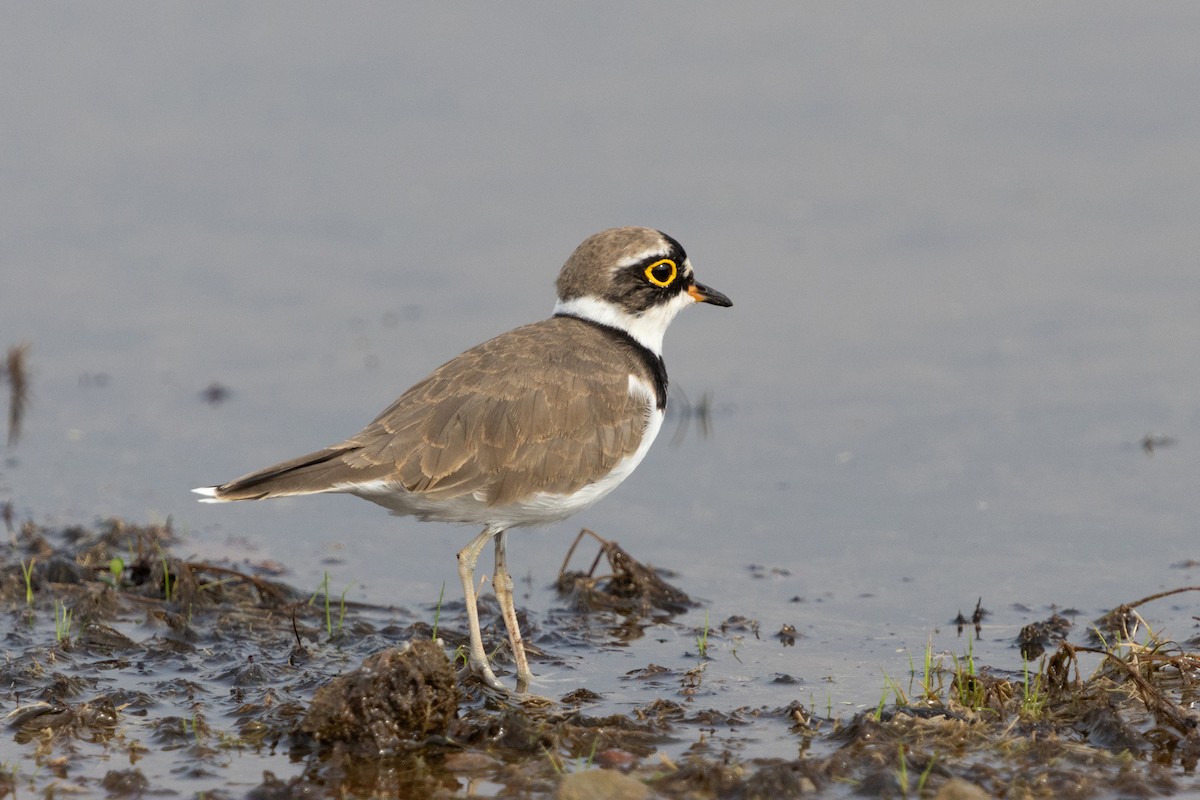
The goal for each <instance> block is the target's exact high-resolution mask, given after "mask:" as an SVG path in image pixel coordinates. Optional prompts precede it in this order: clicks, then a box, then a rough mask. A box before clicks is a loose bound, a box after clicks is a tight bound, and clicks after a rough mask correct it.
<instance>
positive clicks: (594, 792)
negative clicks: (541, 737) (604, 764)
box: [557, 769, 650, 800]
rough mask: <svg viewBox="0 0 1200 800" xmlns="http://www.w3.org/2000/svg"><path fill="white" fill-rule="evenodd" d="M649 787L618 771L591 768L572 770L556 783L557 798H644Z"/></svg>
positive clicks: (577, 799)
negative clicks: (582, 770) (572, 771)
mask: <svg viewBox="0 0 1200 800" xmlns="http://www.w3.org/2000/svg"><path fill="white" fill-rule="evenodd" d="M649 796H650V789H649V787H647V786H646V784H644V783H642V782H641V781H639V780H636V779H634V778H631V777H629V776H628V775H625V774H623V773H620V772H613V771H611V770H607V769H592V770H588V771H587V772H574V773H571V774H570V775H567V776H566V777H564V778H563V779H562V783H560V784H559V785H558V795H557V797H558V800H645V798H648V797H649Z"/></svg>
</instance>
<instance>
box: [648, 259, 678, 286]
mask: <svg viewBox="0 0 1200 800" xmlns="http://www.w3.org/2000/svg"><path fill="white" fill-rule="evenodd" d="M677 275H679V268H678V267H676V266H675V262H674V261H672V260H671V259H669V258H662V259H659V260H658V261H655V262H654V263H653V264H651V265H650V266H648V267H646V280H648V281H650V282H651V283H653V284H654V285H655V286H670V285H671V282H672V281H674V280H675V278H676V276H677Z"/></svg>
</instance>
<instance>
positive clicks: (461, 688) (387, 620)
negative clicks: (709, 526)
mask: <svg viewBox="0 0 1200 800" xmlns="http://www.w3.org/2000/svg"><path fill="white" fill-rule="evenodd" d="M11 517H12V515H11V513H10V514H8V515H6V517H5V523H6V525H8V526H9V531H8V537H9V541H8V543H7V544H6V545H5V547H4V548H3V551H4V556H3V560H2V561H0V610H2V613H3V619H4V622H3V623H0V629H2V634H3V637H4V648H5V657H4V660H3V664H2V665H0V711H2V715H3V723H4V727H3V729H2V731H0V754H2V756H0V797H9V796H12V797H57V796H66V795H77V796H103V797H143V796H156V795H184V796H197V797H199V796H203V797H205V798H225V797H228V798H233V797H252V798H293V797H326V796H333V797H386V796H406V797H461V796H472V795H483V796H495V795H501V796H517V797H557V798H600V797H604V798H646V797H667V798H710V797H712V798H718V797H719V798H725V797H728V798H779V797H795V796H814V797H815V796H822V797H844V796H855V795H857V796H881V797H938V798H974V797H991V796H1000V797H1060V798H1074V797H1079V798H1082V797H1097V796H1114V797H1115V796H1122V797H1149V796H1162V795H1170V794H1173V793H1177V792H1182V791H1185V790H1195V788H1196V787H1197V786H1198V785H1200V783H1198V782H1197V780H1196V777H1195V769H1196V764H1197V761H1198V760H1200V731H1198V721H1200V717H1198V716H1197V713H1196V711H1195V710H1194V707H1195V705H1196V703H1197V701H1198V700H1200V696H1198V695H1200V652H1197V649H1198V647H1200V642H1197V641H1196V640H1192V641H1188V642H1170V641H1162V640H1159V639H1158V638H1157V637H1156V636H1155V635H1154V634H1153V632H1152V630H1151V623H1152V616H1148V615H1152V614H1153V609H1154V606H1155V603H1156V602H1163V601H1165V600H1166V598H1168V597H1170V598H1172V599H1173V600H1174V601H1176V602H1182V601H1183V600H1184V599H1186V598H1191V597H1194V596H1195V595H1194V594H1191V593H1192V592H1193V591H1194V587H1185V588H1183V589H1180V590H1177V592H1176V593H1174V594H1170V593H1160V594H1159V595H1154V596H1152V597H1150V598H1143V600H1141V601H1135V602H1132V603H1128V604H1117V605H1114V607H1113V610H1112V611H1111V612H1110V613H1108V614H1105V615H1104V616H1103V617H1101V618H1099V619H1098V620H1096V621H1095V623H1094V624H1088V623H1083V624H1080V623H1078V622H1076V623H1074V624H1073V623H1072V622H1071V621H1070V620H1068V619H1067V618H1066V616H1065V615H1058V614H1054V615H1052V616H1050V617H1048V618H1047V619H1046V620H1044V621H1042V622H1039V623H1034V624H1031V625H1027V626H1026V628H1025V629H1023V630H1022V631H1021V632H1020V634H1019V635H1018V636H1017V637H1016V638H1015V639H1014V641H1013V643H1012V644H1013V647H1014V648H1021V650H1022V652H1025V653H1026V655H1027V658H1028V659H1029V661H1028V662H1027V664H1028V665H1027V668H1026V669H1023V670H1021V671H1019V672H1014V671H1012V670H1008V671H1005V670H999V669H991V668H989V667H987V666H986V665H983V664H980V663H977V661H976V659H975V658H974V657H973V656H972V655H971V654H970V652H969V651H968V652H964V653H962V654H949V655H947V654H943V653H933V652H931V651H930V652H926V654H925V657H924V659H923V663H922V660H921V659H915V660H914V663H911V664H910V665H907V666H906V667H905V668H904V669H903V670H902V672H903V678H902V679H893V678H887V679H886V685H885V687H884V692H883V696H882V698H881V700H880V702H879V704H878V706H877V707H875V708H868V709H863V710H861V711H859V712H857V713H851V714H846V715H837V714H834V713H832V710H831V709H830V708H825V709H819V708H813V707H811V705H806V703H805V702H804V700H805V699H808V697H807V694H808V693H807V690H806V691H805V694H804V696H803V697H802V696H801V694H800V687H799V686H797V685H795V684H796V680H795V679H794V678H789V676H777V678H776V681H775V684H776V685H777V686H778V693H777V696H778V698H779V703H778V705H775V706H769V707H768V706H759V707H738V708H735V709H733V710H729V709H714V708H711V707H706V704H705V702H703V701H704V700H707V699H708V697H709V696H708V695H705V694H703V693H702V692H700V691H699V690H700V688H701V687H702V686H703V685H704V680H705V675H704V669H705V665H706V663H707V662H706V661H705V656H704V652H703V650H704V647H705V646H706V645H705V642H707V641H708V640H709V637H711V640H712V641H713V642H717V641H729V640H731V639H732V638H734V637H747V636H752V637H755V638H758V637H759V635H760V631H759V626H758V623H757V622H756V621H755V619H754V618H753V617H752V616H749V615H747V616H737V617H730V618H729V619H726V620H724V621H720V622H718V621H714V622H713V624H712V626H711V629H710V628H709V627H707V626H706V628H705V629H704V630H703V632H702V635H698V636H697V637H696V649H697V650H699V651H700V652H698V653H693V654H692V658H691V659H690V661H689V663H692V664H694V665H695V666H692V667H690V668H688V669H679V668H677V667H671V666H659V665H655V664H647V665H646V666H644V667H642V668H639V669H637V670H635V671H632V672H630V673H629V674H627V675H624V676H621V677H622V680H623V681H625V682H626V683H627V684H628V685H633V686H637V687H638V689H639V690H638V691H637V692H631V697H633V698H635V702H634V703H631V704H630V705H629V707H628V708H626V709H625V710H623V711H621V712H620V713H612V708H613V706H612V705H605V704H602V703H600V702H599V701H600V700H601V698H600V695H599V694H597V693H596V692H594V691H592V690H591V689H589V688H588V687H585V686H579V687H575V688H573V689H572V690H570V691H568V692H566V693H564V694H562V695H561V696H559V697H554V698H544V697H536V696H532V695H511V694H504V693H498V692H496V691H493V690H487V689H485V688H484V687H482V686H481V685H480V684H478V683H477V682H476V681H474V679H471V678H463V677H460V675H459V672H458V667H459V666H460V658H459V654H460V653H461V647H462V645H464V644H465V638H466V637H465V635H464V634H463V632H462V631H461V629H460V625H461V624H462V617H463V614H462V611H463V609H462V606H461V603H458V604H453V603H446V604H445V605H443V606H440V607H437V608H434V609H423V610H422V612H421V614H420V616H421V618H420V619H412V618H410V617H411V615H410V614H408V613H407V612H404V611H402V610H399V609H390V608H379V607H375V606H369V605H362V604H354V603H345V602H343V601H342V599H341V598H340V597H338V596H337V594H336V592H334V591H331V590H329V587H328V585H326V586H325V587H324V591H321V590H318V592H317V593H316V594H312V593H309V592H303V591H300V590H297V589H295V588H293V587H289V586H287V585H286V584H284V583H282V582H279V581H278V580H276V579H275V578H274V577H273V576H274V573H275V572H277V571H278V570H277V567H276V565H271V564H258V565H256V564H250V563H241V564H237V565H233V564H213V563H205V562H200V561H196V560H191V559H187V558H180V557H179V556H178V555H177V554H176V553H175V551H174V549H173V548H174V547H175V545H176V539H175V536H174V535H173V533H172V531H171V528H170V526H169V524H168V525H164V526H154V525H146V526H143V525H136V524H131V523H127V522H123V521H119V520H113V521H109V522H107V523H105V524H103V525H99V526H97V527H95V528H71V529H67V530H47V529H44V528H41V527H39V526H37V525H35V524H32V523H24V524H23V525H19V526H18V525H17V524H16V523H15V521H13V520H12V519H11ZM585 550H586V551H587V555H584V551H585ZM576 560H580V561H582V566H581V567H573V565H572V562H573V561H576ZM669 577H670V576H667V575H665V574H664V573H663V572H661V571H659V570H655V569H652V568H650V567H648V566H646V565H644V564H642V563H640V562H639V561H638V560H637V559H636V558H635V557H634V555H632V554H630V553H629V552H627V551H626V550H624V549H622V548H621V547H620V546H619V545H617V544H616V543H615V542H611V541H608V540H606V539H603V538H601V537H598V536H596V535H595V534H590V533H587V532H585V533H583V534H581V535H580V539H578V540H577V541H576V542H575V544H574V545H572V547H571V548H570V550H569V551H568V553H567V555H566V558H565V560H564V565H563V570H562V573H561V574H560V576H559V579H558V581H557V587H556V588H557V590H558V591H559V593H560V596H559V603H560V605H561V609H559V611H557V612H556V613H555V618H554V621H553V623H552V624H550V625H546V626H541V627H547V628H548V627H552V628H553V630H552V631H543V632H542V634H541V635H540V636H536V637H534V642H533V644H535V645H536V647H531V652H532V653H533V654H534V657H535V659H536V661H535V663H537V664H540V665H541V666H542V667H543V669H553V667H554V665H555V664H556V663H560V662H561V657H560V656H557V655H556V654H555V652H556V651H562V650H567V649H571V648H576V649H578V648H587V647H597V646H600V645H601V644H602V643H603V642H604V641H611V640H619V639H621V638H622V637H625V636H629V637H632V636H636V635H637V633H636V631H637V630H638V628H639V627H640V626H644V625H645V624H647V620H655V621H657V622H658V623H659V624H673V619H674V617H675V616H676V615H678V614H680V613H682V612H683V611H685V610H687V609H689V608H691V607H693V605H694V603H693V601H692V600H691V599H690V598H689V597H688V595H687V594H686V593H685V592H684V591H682V590H681V589H680V588H678V587H677V586H675V585H673V583H672V582H668V580H667V578H669ZM672 580H674V579H672ZM481 611H482V613H483V618H484V624H485V626H495V625H496V624H497V623H498V620H497V619H496V617H497V610H496V608H495V606H494V603H489V602H484V603H483V604H482V609H481ZM975 617H976V618H975V619H974V620H973V621H974V623H975V624H976V625H978V624H979V621H980V618H981V617H982V606H981V605H979V606H977V608H976V615H975ZM597 621H599V622H600V623H601V624H596V623H597ZM537 627H538V626H535V630H536V629H537ZM787 627H790V626H787ZM501 628H502V626H501ZM1089 637H1090V638H1089ZM491 638H492V640H493V641H502V640H503V637H502V636H495V637H491ZM763 638H765V639H770V640H771V641H774V642H777V646H778V647H804V646H806V645H807V641H806V640H804V639H800V641H799V642H797V634H796V632H795V629H794V628H792V630H791V631H790V632H789V631H787V630H786V628H785V630H781V631H780V632H779V633H778V634H772V633H770V632H768V633H767V635H766V636H764V637H763ZM1037 648H1040V649H1041V652H1040V653H1038V652H1037ZM493 658H494V660H495V661H496V662H497V663H499V664H502V665H503V664H506V663H507V662H506V659H508V658H509V654H508V653H506V652H505V651H504V648H503V645H500V649H498V650H497V651H496V653H494V654H493ZM891 666H894V665H883V667H884V671H885V674H886V672H887V671H888V670H889V669H890V668H891ZM646 698H652V699H646ZM809 702H811V700H810V701H809ZM718 729H721V730H722V731H730V732H732V733H728V734H726V735H724V736H722V737H717V736H714V735H713V734H714V733H715V732H716V731H717V730H718ZM738 731H743V732H744V736H745V740H746V742H747V744H746V745H745V746H731V744H730V743H731V742H736V740H737V737H738ZM764 736H768V737H772V738H777V737H782V738H784V739H785V740H787V741H788V742H790V743H791V745H792V747H793V752H794V753H795V755H794V756H793V757H789V758H777V757H772V758H767V757H755V756H754V755H753V754H754V752H755V748H754V746H753V742H754V740H755V739H756V738H761V737H764Z"/></svg>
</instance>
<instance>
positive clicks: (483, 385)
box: [194, 228, 732, 692]
mask: <svg viewBox="0 0 1200 800" xmlns="http://www.w3.org/2000/svg"><path fill="white" fill-rule="evenodd" d="M557 289H558V302H557V304H556V305H555V306H554V314H553V316H551V317H550V318H549V319H545V320H542V321H541V322H535V323H533V324H531V325H524V326H522V327H519V328H515V329H513V330H511V331H509V332H508V333H502V334H500V335H499V336H497V337H496V338H494V339H491V340H489V341H486V342H484V343H483V344H480V345H477V346H475V347H473V348H471V349H470V350H467V351H466V352H465V353H463V354H462V355H460V356H458V357H456V358H454V359H452V360H450V361H448V362H446V363H445V364H443V365H442V366H440V367H438V368H437V369H435V370H434V371H433V372H432V373H431V374H430V375H429V377H427V378H425V379H424V380H423V381H421V382H420V383H418V384H416V385H415V386H413V387H412V388H411V389H409V390H408V391H407V392H405V393H404V394H402V395H401V396H400V398H399V399H398V400H396V402H394V403H392V404H391V405H390V406H388V408H386V409H385V410H384V411H383V413H381V414H380V415H379V416H378V417H376V418H375V420H374V421H373V422H371V423H370V424H369V425H367V427H365V428H363V429H362V431H360V432H359V433H357V434H355V435H354V436H352V437H351V438H349V439H347V440H346V441H344V442H342V443H341V444H335V445H333V446H331V447H327V448H325V449H323V450H318V451H316V452H315V453H309V454H308V455H304V456H300V457H299V458H294V459H291V460H290V461H284V462H282V463H279V464H275V465H274V466H270V467H267V468H266V469H261V470H258V471H257V472H252V473H250V474H249V475H245V476H243V477H241V478H237V479H236V480H232V481H229V482H228V483H222V484H220V485H219V486H209V487H204V488H200V489H195V490H194V491H195V492H197V493H198V494H201V495H204V498H203V502H208V503H219V502H226V501H231V500H260V499H263V498H267V497H286V496H289V495H300V494H319V493H322V492H345V493H348V494H353V495H356V496H358V497H361V498H364V499H366V500H370V501H372V502H374V503H378V504H379V505H381V506H383V507H385V508H387V509H389V510H390V511H391V512H392V513H394V514H407V515H411V516H415V517H417V518H418V519H422V520H434V521H438V522H458V523H472V524H475V525H482V526H484V527H483V531H482V532H481V533H479V535H477V536H476V537H475V538H474V539H472V540H471V541H470V542H469V543H468V544H467V546H466V547H464V548H463V549H462V550H460V551H459V553H458V573H459V577H460V578H461V580H462V585H463V594H464V596H465V598H466V608H467V622H468V626H469V628H470V651H469V654H468V669H469V670H470V671H471V672H472V673H474V674H475V675H478V676H479V677H480V678H481V679H483V680H484V681H485V682H486V683H487V684H488V685H490V686H491V687H493V688H497V689H500V688H502V684H501V683H500V681H499V680H498V679H497V678H496V675H495V673H494V672H493V671H492V668H491V666H490V665H489V664H488V659H487V655H486V653H485V651H484V649H483V638H482V636H481V634H480V630H479V612H478V609H477V607H476V598H475V584H474V572H475V564H476V562H477V560H478V558H479V554H480V552H481V551H482V550H483V548H484V546H486V545H487V543H488V541H489V540H495V551H496V567H495V574H494V575H493V576H492V586H493V590H494V591H495V593H496V599H497V600H498V601H499V604H500V609H501V613H502V614H503V617H504V622H505V625H506V627H507V628H508V636H509V641H510V643H511V645H512V651H513V658H514V661H515V663H516V669H517V691H518V692H524V691H526V689H527V687H528V685H529V681H530V679H531V678H532V677H533V675H532V673H531V672H530V670H529V663H528V661H527V659H526V657H525V648H524V645H523V644H522V641H521V631H520V629H519V628H518V626H517V614H516V610H515V608H514V606H513V582H512V577H511V576H510V574H509V571H508V566H507V563H506V560H505V537H506V536H507V535H508V530H509V529H510V528H515V527H521V526H528V525H541V524H545V523H549V522H555V521H557V520H561V519H565V518H566V517H568V516H570V515H571V514H573V513H575V512H576V511H579V510H580V509H583V508H586V507H587V506H590V505H591V504H592V503H594V502H596V501H597V500H599V499H600V498H601V497H604V496H605V495H606V494H608V493H609V492H611V491H612V490H613V489H614V488H615V487H616V486H617V484H619V483H620V482H621V481H623V480H625V478H627V477H628V476H629V474H630V473H631V472H632V471H633V469H634V467H636V466H637V465H638V463H639V462H640V461H641V460H642V458H643V457H644V456H645V455H646V451H647V450H648V449H649V447H650V444H651V442H653V441H654V437H655V436H656V435H657V434H658V430H659V428H660V427H661V426H662V421H663V413H664V411H665V409H666V404H667V371H666V367H665V366H664V364H663V357H662V344H663V334H664V333H665V331H666V329H667V326H668V325H669V324H670V322H671V320H672V319H673V318H674V317H675V315H676V314H678V313H679V312H680V311H681V310H682V309H683V308H684V307H686V306H689V305H692V304H693V303H709V304H711V305H715V306H730V305H732V303H731V302H730V300H729V298H728V297H726V296H725V295H723V294H721V293H720V292H718V291H716V290H715V289H710V288H709V287H707V286H705V285H703V284H701V283H697V282H696V280H695V278H694V277H693V276H692V265H691V262H690V261H689V260H688V257H687V254H686V253H684V251H683V248H682V247H681V246H680V244H679V242H677V241H675V240H674V239H672V238H671V237H670V236H667V235H666V234H665V233H662V232H660V231H656V230H652V229H650V228H613V229H610V230H606V231H601V232H600V233H597V234H595V235H593V236H590V237H588V238H587V239H586V240H584V242H583V243H582V244H580V245H579V247H578V248H576V249H575V252H574V253H572V254H571V257H570V258H568V259H567V262H566V264H564V265H563V268H562V270H561V271H560V272H559V275H558V281H557Z"/></svg>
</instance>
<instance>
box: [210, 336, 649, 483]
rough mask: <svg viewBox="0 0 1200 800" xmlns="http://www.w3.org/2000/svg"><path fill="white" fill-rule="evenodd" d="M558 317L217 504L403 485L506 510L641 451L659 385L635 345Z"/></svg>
mask: <svg viewBox="0 0 1200 800" xmlns="http://www.w3.org/2000/svg"><path fill="white" fill-rule="evenodd" d="M615 352H616V353H617V354H618V355H619V356H620V357H619V358H618V359H616V360H614V358H613V354H614V342H613V339H611V338H610V337H608V336H606V335H605V334H604V333H603V332H601V331H600V330H599V329H597V328H596V327H595V326H593V325H590V324H587V323H584V322H581V321H579V320H576V319H570V318H561V317H556V318H552V319H548V320H543V321H542V322H537V323H534V324H532V325H526V326H524V327H521V328H517V329H515V330H512V331H509V332H508V333H505V334H502V335H500V336H497V337H496V338H495V339H491V340H490V341H487V342H484V343H483V344H481V345H479V346H477V347H474V348H472V349H470V350H468V351H467V352H465V353H463V354H462V355H460V356H458V357H457V358H455V359H454V360H452V361H450V362H448V363H446V364H443V365H442V366H441V367H439V368H438V369H436V370H434V372H433V373H432V374H431V375H430V376H429V377H427V378H426V379H425V380H423V381H421V382H420V383H418V384H417V385H415V386H413V387H412V388H411V389H409V390H408V391H407V392H405V393H404V394H403V395H402V396H401V397H400V398H399V399H398V400H396V402H395V403H393V404H392V405H391V406H390V407H388V408H387V409H386V410H385V411H384V412H383V413H382V414H380V415H379V416H378V417H377V418H376V419H375V420H374V421H373V422H372V423H371V424H370V425H368V426H367V427H366V428H364V429H363V430H362V431H361V432H359V433H358V434H357V435H356V436H354V437H352V438H350V439H348V440H347V441H345V442H343V443H342V444H339V445H335V446H333V447H330V448H326V449H325V450H321V451H318V452H316V453H310V454H309V455H306V456H301V457H300V458H297V459H293V460H291V461H286V462H283V463H281V464H277V465H275V466H273V467H268V468H267V469H264V470H259V471H258V472H255V473H252V474H250V475H247V476H245V477H243V478H239V479H237V480H235V481H231V482H230V483H227V484H224V485H222V486H219V487H217V488H216V496H217V497H218V498H219V499H227V500H241V499H255V498H262V497H271V496H280V495H289V494H310V493H314V492H324V491H331V490H336V489H337V488H339V487H341V488H345V486H346V484H352V483H364V482H371V481H378V480H395V481H396V482H398V483H399V484H400V485H402V486H403V487H404V488H405V489H407V490H408V491H410V492H414V493H420V494H423V495H425V496H427V497H429V498H430V499H450V498H454V497H459V496H462V495H467V494H472V493H476V492H479V493H481V496H483V497H485V498H486V500H487V503H488V504H489V505H504V504H506V503H508V502H511V501H513V500H515V499H517V498H519V497H522V496H524V495H526V494H528V493H530V492H535V491H542V492H555V493H570V492H574V491H576V490H578V489H580V488H582V487H583V486H586V485H587V484H588V483H591V482H592V481H594V480H596V479H597V478H599V477H601V476H603V475H604V474H605V473H607V472H608V471H609V470H610V469H611V468H612V467H613V466H614V465H615V464H616V463H617V462H619V461H620V460H621V459H623V458H625V457H626V456H628V455H630V454H632V453H633V452H634V451H635V450H637V447H638V444H639V442H640V441H641V437H642V432H643V431H644V429H645V425H646V413H645V412H646V403H645V401H644V400H642V399H641V398H635V397H630V395H629V375H630V374H631V373H632V374H636V375H639V376H641V377H642V378H643V379H644V380H648V381H649V380H651V378H650V376H649V375H647V374H646V368H645V365H644V364H643V363H642V362H641V361H640V360H639V359H638V358H637V356H635V355H634V354H633V352H632V350H631V349H629V348H625V347H621V346H618V347H616V350H615Z"/></svg>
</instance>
